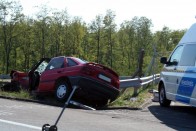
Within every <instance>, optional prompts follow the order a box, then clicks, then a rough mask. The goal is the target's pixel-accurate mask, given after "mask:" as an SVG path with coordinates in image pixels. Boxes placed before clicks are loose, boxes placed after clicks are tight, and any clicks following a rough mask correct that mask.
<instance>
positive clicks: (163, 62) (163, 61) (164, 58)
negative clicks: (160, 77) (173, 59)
mask: <svg viewBox="0 0 196 131" xmlns="http://www.w3.org/2000/svg"><path fill="white" fill-rule="evenodd" d="M160 62H161V63H162V64H167V63H168V62H167V57H161V59H160Z"/></svg>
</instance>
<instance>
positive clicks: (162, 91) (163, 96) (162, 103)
mask: <svg viewBox="0 0 196 131" xmlns="http://www.w3.org/2000/svg"><path fill="white" fill-rule="evenodd" d="M170 103H171V100H168V99H167V98H166V93H165V87H164V85H163V84H162V85H161V86H160V89H159V104H160V106H162V107H169V106H170Z"/></svg>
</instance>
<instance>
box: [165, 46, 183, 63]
mask: <svg viewBox="0 0 196 131" xmlns="http://www.w3.org/2000/svg"><path fill="white" fill-rule="evenodd" d="M182 49H183V46H178V47H177V48H176V49H175V51H174V52H173V54H172V55H171V57H170V59H169V64H168V65H167V66H171V65H178V63H179V62H180V58H181V55H182Z"/></svg>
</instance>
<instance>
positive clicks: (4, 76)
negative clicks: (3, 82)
mask: <svg viewBox="0 0 196 131" xmlns="http://www.w3.org/2000/svg"><path fill="white" fill-rule="evenodd" d="M0 79H11V78H10V75H4V74H1V75H0Z"/></svg>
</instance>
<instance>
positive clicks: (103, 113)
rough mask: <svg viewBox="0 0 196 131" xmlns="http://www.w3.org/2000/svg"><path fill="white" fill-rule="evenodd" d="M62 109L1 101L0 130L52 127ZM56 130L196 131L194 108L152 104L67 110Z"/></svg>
mask: <svg viewBox="0 0 196 131" xmlns="http://www.w3.org/2000/svg"><path fill="white" fill-rule="evenodd" d="M61 109H62V108H60V107H53V106H47V105H41V104H36V103H30V102H21V101H15V100H7V99H0V130H1V131H39V130H41V127H42V125H43V124H45V123H49V124H54V122H55V121H56V119H57V116H58V115H59V113H60V111H61ZM58 129H59V131H176V130H178V131H196V108H193V107H189V106H184V105H179V104H175V105H172V106H171V107H170V108H161V107H160V106H159V105H158V103H152V104H150V105H149V106H147V107H146V108H144V109H143V110H131V109H130V110H127V109H115V110H97V111H89V110H82V109H70V108H68V109H66V110H65V112H64V114H63V116H62V118H61V119H60V121H59V123H58Z"/></svg>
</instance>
